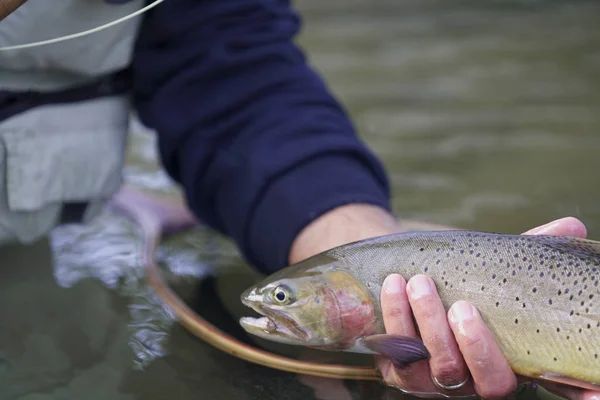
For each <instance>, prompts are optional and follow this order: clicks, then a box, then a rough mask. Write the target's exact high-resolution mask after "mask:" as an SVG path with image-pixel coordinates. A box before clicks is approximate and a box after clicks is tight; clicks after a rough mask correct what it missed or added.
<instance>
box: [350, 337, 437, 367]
mask: <svg viewBox="0 0 600 400" xmlns="http://www.w3.org/2000/svg"><path fill="white" fill-rule="evenodd" d="M361 344H362V345H363V346H365V347H366V348H368V349H369V350H371V351H374V352H376V353H379V354H381V355H383V356H386V357H389V358H390V359H391V360H392V362H393V363H394V365H396V366H397V367H400V368H402V367H405V366H407V365H409V364H412V363H414V362H416V361H420V360H428V359H429V357H430V354H429V351H427V348H425V344H424V343H423V341H422V340H420V339H416V338H412V337H409V336H401V335H385V334H382V335H371V336H367V337H364V338H362V339H361Z"/></svg>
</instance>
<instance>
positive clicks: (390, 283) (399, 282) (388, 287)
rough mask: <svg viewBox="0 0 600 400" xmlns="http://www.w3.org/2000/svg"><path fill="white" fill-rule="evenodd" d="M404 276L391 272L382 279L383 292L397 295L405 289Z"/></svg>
mask: <svg viewBox="0 0 600 400" xmlns="http://www.w3.org/2000/svg"><path fill="white" fill-rule="evenodd" d="M404 286H405V282H404V278H402V276H400V275H398V274H392V275H390V276H388V277H387V278H385V280H384V281H383V290H384V291H385V294H390V295H397V294H400V293H403V292H404V290H405V287H404Z"/></svg>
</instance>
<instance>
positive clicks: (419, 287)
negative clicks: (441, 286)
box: [408, 275, 435, 299]
mask: <svg viewBox="0 0 600 400" xmlns="http://www.w3.org/2000/svg"><path fill="white" fill-rule="evenodd" d="M408 285H409V286H410V287H409V288H408V290H409V291H410V297H412V298H413V299H418V298H420V297H423V296H428V295H430V294H431V293H433V291H434V290H435V288H434V287H433V282H432V281H431V279H430V278H428V277H426V276H424V275H417V276H415V277H413V278H412V279H411V280H409V281H408Z"/></svg>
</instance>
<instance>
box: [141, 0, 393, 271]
mask: <svg viewBox="0 0 600 400" xmlns="http://www.w3.org/2000/svg"><path fill="white" fill-rule="evenodd" d="M299 28H300V20H299V18H298V15H297V14H296V13H295V12H294V10H293V9H292V8H291V7H290V5H289V1H284V0H228V1H224V0H169V1H166V2H164V3H163V4H161V5H160V6H158V7H156V8H155V9H154V10H153V11H152V12H151V13H150V14H148V15H147V16H146V17H145V20H144V22H143V25H142V29H141V31H140V34H139V38H138V42H137V45H136V49H135V55H134V60H133V72H134V87H135V96H134V98H135V103H136V106H137V110H138V113H139V116H140V118H141V120H142V121H143V123H144V124H146V125H148V126H149V127H151V128H152V129H155V130H156V131H157V132H158V135H159V136H158V142H159V152H160V156H161V160H162V162H163V165H164V167H165V169H166V171H167V172H168V173H169V174H170V176H171V177H172V178H173V179H174V180H175V181H177V182H178V183H179V184H181V185H182V187H183V188H184V191H185V193H186V200H187V202H188V204H189V206H190V209H191V210H192V211H193V212H194V213H195V214H196V215H197V216H198V218H199V219H200V220H201V221H203V222H204V223H206V224H208V225H209V226H211V227H212V228H214V229H215V230H218V231H219V232H221V233H223V234H225V235H227V236H229V237H231V238H232V239H233V240H234V241H235V243H236V244H237V245H238V247H239V249H240V250H241V252H242V254H243V255H244V257H245V258H246V260H247V261H249V262H250V263H251V264H253V265H254V266H256V267H258V268H259V269H261V270H262V271H263V272H267V273H269V272H272V271H275V270H277V269H279V268H282V267H283V266H285V265H286V263H287V258H288V253H289V251H290V247H291V244H292V241H293V240H294V238H295V237H296V235H297V234H298V233H299V232H300V230H301V229H302V228H303V227H304V226H306V225H307V224H308V223H309V222H311V221H312V220H313V219H315V218H316V217H318V216H319V215H321V214H323V213H325V212H327V211H329V210H331V209H333V208H335V207H337V206H341V205H344V204H348V203H357V202H358V203H369V204H374V205H378V206H381V207H384V208H386V209H388V210H389V208H390V206H389V188H388V181H387V177H386V173H385V170H384V168H383V166H382V165H381V163H380V161H379V160H378V159H377V158H376V157H375V156H374V155H373V154H372V153H371V152H370V151H369V149H368V148H367V147H366V146H365V145H364V143H363V142H361V140H360V139H359V138H358V137H357V135H356V133H355V130H354V128H353V126H352V124H351V122H350V120H349V118H348V116H347V115H346V113H345V111H344V109H343V108H342V106H341V105H340V104H339V102H338V101H337V100H336V99H335V98H334V97H333V96H332V94H331V93H330V92H329V90H328V89H327V87H326V85H325V84H324V82H323V80H322V79H321V78H320V77H319V76H318V74H316V73H315V71H314V70H313V69H311V68H310V67H309V66H308V65H307V62H306V60H305V57H304V55H303V53H302V52H301V50H300V49H299V48H298V47H297V46H296V45H295V44H294V43H293V39H294V36H295V35H296V33H297V32H298V30H299Z"/></svg>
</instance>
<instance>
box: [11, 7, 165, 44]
mask: <svg viewBox="0 0 600 400" xmlns="http://www.w3.org/2000/svg"><path fill="white" fill-rule="evenodd" d="M163 1H164V0H155V1H154V2H153V3H151V4H149V5H147V6H146V7H144V8H141V9H139V10H137V11H136V12H133V13H131V14H129V15H126V16H124V17H122V18H119V19H117V20H114V21H112V22H109V23H107V24H104V25H100V26H98V27H96V28H93V29H88V30H87V31H83V32H78V33H74V34H72V35H66V36H61V37H57V38H54V39H48V40H42V41H39V42H32V43H26V44H18V45H14V46H5V47H0V51H5V50H17V49H25V48H27V47H37V46H43V45H46V44H52V43H57V42H63V41H65V40H70V39H75V38H78V37H81V36H85V35H90V34H92V33H96V32H99V31H101V30H103V29H106V28H110V27H111V26H114V25H117V24H120V23H121V22H125V21H127V20H128V19H131V18H134V17H137V16H138V15H140V14H143V13H145V12H146V11H148V10H150V9H151V8H153V7H156V6H157V5H159V4H160V3H162V2H163Z"/></svg>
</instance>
